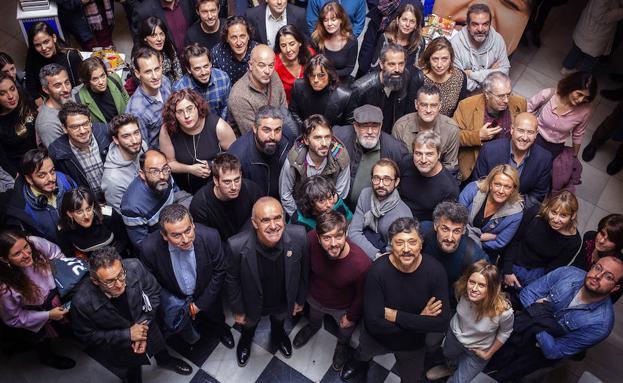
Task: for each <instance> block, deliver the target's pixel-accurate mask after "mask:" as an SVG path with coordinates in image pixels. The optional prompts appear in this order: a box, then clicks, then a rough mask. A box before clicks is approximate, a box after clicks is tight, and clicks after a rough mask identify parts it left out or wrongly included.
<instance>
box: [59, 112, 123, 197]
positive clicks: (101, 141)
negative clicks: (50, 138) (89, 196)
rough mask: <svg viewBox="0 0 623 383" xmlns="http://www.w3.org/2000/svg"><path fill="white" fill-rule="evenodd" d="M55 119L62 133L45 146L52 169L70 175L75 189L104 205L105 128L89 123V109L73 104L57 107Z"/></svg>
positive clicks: (107, 143)
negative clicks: (86, 190) (88, 192)
mask: <svg viewBox="0 0 623 383" xmlns="http://www.w3.org/2000/svg"><path fill="white" fill-rule="evenodd" d="M58 119H59V120H60V121H61V125H62V126H63V131H64V132H65V134H64V135H62V136H60V137H59V138H57V139H56V140H55V141H54V142H52V144H50V146H49V147H48V151H49V152H50V158H52V161H54V166H55V168H56V169H57V170H60V171H62V172H63V173H65V174H67V175H69V176H71V178H73V180H74V181H76V182H77V183H78V185H79V186H84V187H87V188H90V189H91V191H92V192H93V194H95V197H96V198H97V200H98V202H104V192H103V191H102V187H101V184H102V175H103V174H104V162H105V161H106V154H107V153H108V147H109V146H110V143H111V142H112V139H111V136H110V132H109V130H108V127H107V126H106V124H92V123H91V117H90V114H89V108H88V107H87V106H86V105H83V104H78V103H76V102H73V101H70V102H67V103H66V104H64V105H63V106H62V107H61V110H60V112H59V113H58Z"/></svg>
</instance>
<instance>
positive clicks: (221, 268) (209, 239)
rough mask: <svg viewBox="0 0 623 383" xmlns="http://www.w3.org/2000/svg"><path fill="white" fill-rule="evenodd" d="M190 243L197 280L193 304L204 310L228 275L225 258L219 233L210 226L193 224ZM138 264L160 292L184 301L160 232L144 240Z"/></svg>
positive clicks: (211, 302) (215, 297)
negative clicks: (146, 271) (155, 281)
mask: <svg viewBox="0 0 623 383" xmlns="http://www.w3.org/2000/svg"><path fill="white" fill-rule="evenodd" d="M193 244H194V246H195V259H196V262H197V280H196V284H195V294H194V295H193V299H192V301H193V303H195V305H197V307H199V309H201V310H202V311H207V310H208V309H209V308H210V307H211V306H212V304H213V303H214V302H215V301H216V300H217V299H218V297H219V294H220V292H221V287H222V285H223V281H224V280H225V273H226V272H227V266H228V265H227V259H226V258H225V253H224V252H223V247H222V246H221V239H220V237H219V235H218V232H217V231H216V230H214V229H212V228H210V227H207V226H203V225H202V224H200V223H195V240H194V241H193ZM141 261H143V264H145V267H146V268H147V270H149V271H150V272H151V273H152V274H154V276H155V277H156V280H157V281H158V283H160V285H162V288H163V289H165V290H167V291H169V292H170V293H171V294H173V295H175V296H176V297H178V298H181V299H185V298H186V296H185V294H184V293H182V290H180V286H179V284H178V283H177V279H176V278H175V272H174V271H173V263H172V262H171V256H170V254H169V245H168V242H167V241H165V240H164V238H162V235H161V234H160V231H155V232H153V233H151V234H149V235H148V236H147V238H145V240H144V241H143V249H142V251H141Z"/></svg>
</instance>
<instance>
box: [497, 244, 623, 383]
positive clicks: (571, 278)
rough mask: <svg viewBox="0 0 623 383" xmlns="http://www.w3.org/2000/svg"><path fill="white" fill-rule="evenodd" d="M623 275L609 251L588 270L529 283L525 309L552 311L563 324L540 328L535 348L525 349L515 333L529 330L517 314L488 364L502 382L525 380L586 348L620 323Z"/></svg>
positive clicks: (622, 263) (568, 270)
mask: <svg viewBox="0 0 623 383" xmlns="http://www.w3.org/2000/svg"><path fill="white" fill-rule="evenodd" d="M622 280H623V260H621V258H620V257H615V256H605V257H603V258H600V259H599V260H598V261H597V262H596V263H595V264H594V265H593V266H592V267H591V269H590V270H588V272H586V271H584V270H581V269H578V268H576V267H573V266H564V267H560V268H558V269H556V270H553V271H550V272H549V273H547V274H545V275H544V276H542V277H541V278H539V279H537V280H536V281H534V282H532V283H530V284H529V285H528V286H526V287H524V288H523V289H522V290H521V292H520V293H519V298H520V300H521V305H522V306H523V307H522V308H523V310H526V311H527V312H529V313H533V314H534V313H536V312H540V313H543V312H547V313H549V318H550V319H549V321H550V322H555V324H557V326H553V328H552V329H550V330H545V329H540V330H539V331H537V332H536V334H534V335H532V336H531V337H532V338H531V340H533V341H531V342H530V347H529V350H526V348H525V347H523V348H521V349H519V348H518V347H516V346H513V344H514V343H515V342H514V340H515V339H513V338H514V337H518V336H524V337H525V336H526V334H525V333H521V334H519V333H518V329H517V324H518V322H519V321H520V320H521V317H516V318H515V330H514V332H513V335H511V338H510V341H509V342H507V343H505V344H504V346H502V348H501V349H500V350H498V352H496V353H495V355H494V357H493V359H492V360H491V361H490V362H489V365H488V366H487V370H488V371H490V373H489V375H490V376H491V377H493V378H494V379H495V380H496V381H499V382H506V381H512V380H515V379H519V378H521V377H523V376H525V375H527V374H529V373H530V372H532V371H534V370H536V369H539V368H542V367H546V366H551V365H553V364H555V363H556V362H557V361H559V360H560V359H562V358H567V357H571V356H574V355H577V354H580V353H582V352H585V351H586V350H588V349H589V348H591V347H593V346H594V345H596V344H597V343H599V342H601V341H602V340H604V339H606V338H607V337H608V335H609V334H610V332H611V331H612V328H613V327H614V309H613V305H612V300H611V299H610V295H611V294H612V293H614V292H616V291H619V289H620V288H621V282H622ZM542 316H543V315H542ZM542 320H543V319H542ZM534 340H536V342H534ZM535 343H536V344H535ZM509 361H512V362H511V363H509Z"/></svg>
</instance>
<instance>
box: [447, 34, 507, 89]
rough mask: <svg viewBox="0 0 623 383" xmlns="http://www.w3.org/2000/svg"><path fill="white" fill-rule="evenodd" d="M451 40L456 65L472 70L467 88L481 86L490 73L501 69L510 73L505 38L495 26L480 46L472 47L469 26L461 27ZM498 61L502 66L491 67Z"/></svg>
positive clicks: (464, 69)
mask: <svg viewBox="0 0 623 383" xmlns="http://www.w3.org/2000/svg"><path fill="white" fill-rule="evenodd" d="M450 42H451V43H452V48H453V49H454V65H455V66H456V67H458V68H460V69H461V70H463V71H466V70H471V71H472V74H471V75H469V76H468V77H467V90H469V91H470V92H473V91H474V90H477V89H478V88H480V86H481V84H482V82H483V81H484V79H485V77H487V75H488V74H489V73H491V72H498V71H499V72H503V73H505V74H508V72H509V70H510V68H511V64H510V62H509V61H508V55H507V53H506V44H505V43H504V38H502V35H500V34H499V33H497V32H496V31H495V29H493V27H491V29H489V35H488V36H487V39H486V40H485V41H484V43H483V44H482V45H481V46H480V47H479V48H474V47H472V45H471V43H470V36H469V32H468V28H467V27H464V28H463V29H461V30H460V31H459V33H457V34H456V35H455V36H454V37H453V38H452V40H451V41H450ZM496 61H499V62H500V66H499V67H498V68H496V69H489V68H490V67H491V65H493V64H494V63H495V62H496Z"/></svg>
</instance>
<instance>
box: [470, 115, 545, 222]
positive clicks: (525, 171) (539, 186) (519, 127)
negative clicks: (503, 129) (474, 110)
mask: <svg viewBox="0 0 623 383" xmlns="http://www.w3.org/2000/svg"><path fill="white" fill-rule="evenodd" d="M537 127H538V125H537V118H536V117H535V116H534V115H533V114H532V113H528V112H522V113H519V114H518V115H517V116H516V117H515V120H514V121H513V125H512V126H511V136H510V138H502V139H499V140H494V141H489V142H487V143H486V144H485V145H483V147H482V148H481V149H480V155H479V156H478V160H477V161H476V168H474V173H473V176H472V177H473V179H479V178H481V177H484V176H486V175H487V174H489V172H490V171H491V170H492V169H493V168H494V167H496V166H497V165H499V164H509V165H511V166H512V167H514V168H515V169H517V172H518V173H519V193H521V195H522V196H523V198H524V200H523V201H524V209H526V210H527V209H528V208H530V207H531V206H534V205H536V204H540V203H541V202H543V199H544V198H545V196H546V195H547V193H548V192H549V189H550V186H551V184H552V155H551V154H550V152H549V151H547V150H545V149H543V148H542V147H541V146H540V145H534V142H535V141H536V136H537V133H538V131H537Z"/></svg>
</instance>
